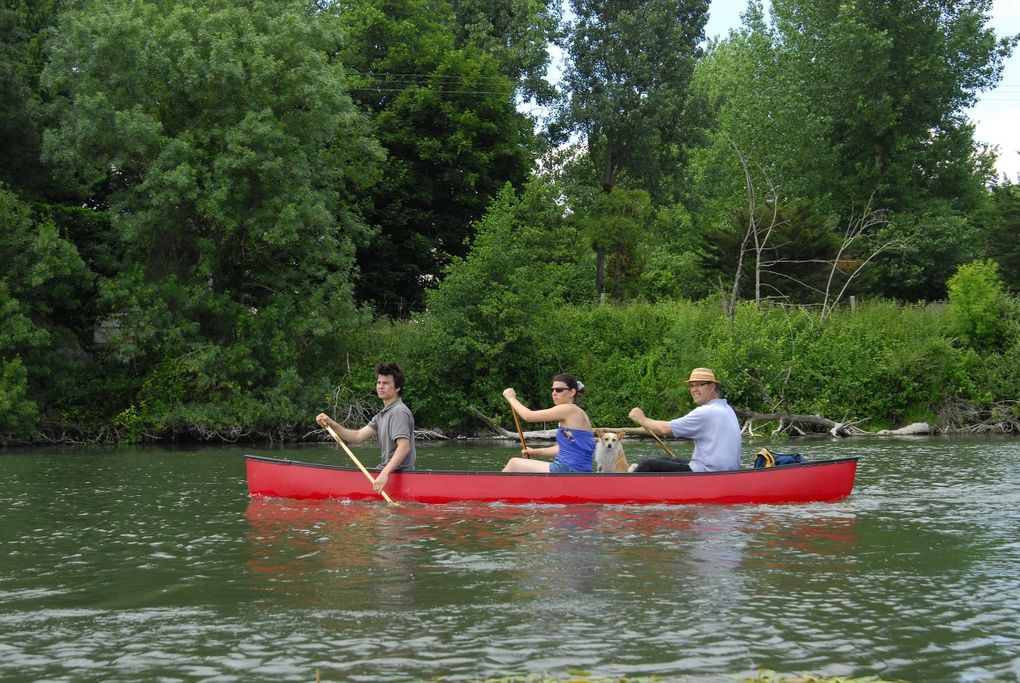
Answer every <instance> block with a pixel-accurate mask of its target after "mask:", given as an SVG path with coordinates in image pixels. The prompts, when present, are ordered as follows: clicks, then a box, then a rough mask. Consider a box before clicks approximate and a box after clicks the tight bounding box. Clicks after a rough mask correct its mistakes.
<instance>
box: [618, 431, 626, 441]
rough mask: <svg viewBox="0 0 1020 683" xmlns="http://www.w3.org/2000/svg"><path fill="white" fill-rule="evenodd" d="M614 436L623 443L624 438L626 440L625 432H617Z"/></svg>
mask: <svg viewBox="0 0 1020 683" xmlns="http://www.w3.org/2000/svg"><path fill="white" fill-rule="evenodd" d="M616 436H617V438H619V439H620V441H623V440H624V439H625V438H627V432H617V433H616Z"/></svg>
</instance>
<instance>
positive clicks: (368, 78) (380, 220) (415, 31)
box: [337, 0, 534, 316]
mask: <svg viewBox="0 0 1020 683" xmlns="http://www.w3.org/2000/svg"><path fill="white" fill-rule="evenodd" d="M337 16H338V18H339V21H340V22H341V23H342V24H343V26H344V30H345V41H344V43H343V47H342V49H341V58H342V60H343V62H344V65H345V66H346V67H347V68H349V69H350V70H351V71H352V74H353V78H352V93H353V95H354V97H355V98H356V99H357V101H358V102H359V104H361V105H362V106H363V107H364V109H365V111H366V112H367V113H368V115H369V116H370V117H371V118H372V120H373V125H374V130H375V134H376V136H377V137H378V139H379V140H380V142H381V143H382V145H383V147H384V148H385V149H386V152H387V160H386V166H385V169H384V172H383V179H382V182H381V183H380V184H379V185H378V186H377V187H376V188H375V190H374V191H373V192H372V193H371V195H370V197H369V201H370V204H371V206H370V208H368V209H367V211H366V218H367V219H368V220H369V222H370V223H371V224H372V225H373V227H375V228H376V229H377V233H376V234H375V236H374V237H373V238H372V240H371V241H370V242H369V243H368V244H367V245H365V246H363V248H362V249H361V250H360V251H359V254H358V260H359V263H360V265H361V270H362V278H361V280H360V282H359V286H358V294H359V297H361V298H363V299H367V300H370V301H372V302H374V303H375V304H376V305H377V306H378V307H379V308H380V309H382V310H383V311H385V312H386V313H389V314H391V315H397V316H400V315H406V314H407V313H408V312H410V311H413V310H416V309H420V308H421V307H422V306H423V305H424V300H425V299H424V292H425V290H426V289H427V288H429V287H432V286H434V285H435V283H436V282H438V279H439V278H440V276H441V273H442V271H443V268H444V267H445V266H446V265H447V264H448V263H449V262H450V259H451V258H452V257H454V256H463V255H464V254H465V253H466V251H467V246H466V242H465V240H466V239H467V238H468V237H469V236H470V235H471V234H472V230H473V229H472V223H473V222H474V221H476V220H478V219H479V218H481V216H482V215H483V213H484V211H485V207H486V206H487V205H488V203H489V202H490V201H492V199H493V197H494V196H495V195H496V193H497V192H499V190H500V189H501V188H502V187H503V185H504V184H505V183H507V182H509V183H511V184H513V185H514V186H520V185H521V184H522V183H523V182H524V180H525V179H526V177H527V174H528V171H529V168H530V165H531V156H530V149H529V146H530V144H531V142H532V140H533V137H534V133H533V127H532V124H531V122H530V120H529V119H528V118H527V117H526V116H524V115H523V114H521V113H519V112H518V111H517V110H516V108H515V106H514V95H513V93H514V89H515V85H516V84H515V83H514V82H512V81H511V80H510V79H509V78H507V77H506V76H505V75H503V74H502V73H501V72H500V67H501V65H500V64H499V63H498V62H497V60H496V59H495V58H493V57H492V56H491V55H489V54H487V53H485V52H482V51H481V50H480V49H479V48H477V47H475V46H473V45H466V46H464V47H458V45H457V41H456V37H455V35H454V31H453V29H452V28H451V26H452V25H453V24H454V22H455V15H454V13H453V10H452V8H451V7H450V6H449V5H447V4H445V3H433V2H427V1H426V0H369V1H367V2H359V3H352V4H351V5H350V6H349V7H344V8H342V9H341V10H340V11H338V14H337Z"/></svg>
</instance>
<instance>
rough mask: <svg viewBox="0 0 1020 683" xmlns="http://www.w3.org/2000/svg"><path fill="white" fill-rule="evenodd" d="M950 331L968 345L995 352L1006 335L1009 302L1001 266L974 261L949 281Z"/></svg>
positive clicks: (960, 268) (958, 270)
mask: <svg viewBox="0 0 1020 683" xmlns="http://www.w3.org/2000/svg"><path fill="white" fill-rule="evenodd" d="M948 285H949V320H948V323H949V329H950V331H951V333H952V334H955V335H957V336H958V337H959V338H960V341H961V342H963V343H964V344H965V345H967V346H970V347H972V348H975V349H981V348H993V347H995V346H996V345H997V344H998V343H999V342H1000V341H1001V339H1002V336H1003V333H1004V332H1005V317H1004V313H1005V312H1006V298H1005V288H1004V286H1003V283H1002V278H1001V277H1000V276H999V264H997V263H996V262H995V261H991V260H985V261H972V262H970V263H967V264H964V265H962V266H960V267H959V269H957V271H956V274H955V275H953V277H951V278H949V283H948Z"/></svg>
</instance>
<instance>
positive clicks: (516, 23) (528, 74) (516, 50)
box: [451, 0, 562, 104]
mask: <svg viewBox="0 0 1020 683" xmlns="http://www.w3.org/2000/svg"><path fill="white" fill-rule="evenodd" d="M451 2H452V5H453V11H454V22H453V30H454V34H455V36H456V40H457V45H458V46H461V47H463V46H466V45H474V46H475V47H477V48H479V49H480V50H482V51H483V52H486V53H488V54H490V55H492V56H493V57H494V58H495V59H496V62H497V63H498V64H499V65H500V67H499V68H500V72H501V73H502V74H503V75H504V76H506V77H507V78H509V79H510V81H511V82H513V83H515V84H516V86H517V93H518V96H519V97H521V98H522V99H524V100H527V99H529V98H533V99H535V100H536V101H537V102H538V103H539V104H548V103H549V102H550V101H551V100H552V99H553V97H554V96H555V95H556V88H555V87H554V86H553V85H552V84H551V83H549V81H547V80H546V78H545V76H546V71H547V70H548V68H549V61H550V59H549V49H548V46H549V43H551V42H553V41H554V40H556V39H557V38H558V36H559V26H560V19H561V15H562V12H561V2H560V0H451Z"/></svg>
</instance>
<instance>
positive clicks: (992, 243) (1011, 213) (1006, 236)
mask: <svg viewBox="0 0 1020 683" xmlns="http://www.w3.org/2000/svg"><path fill="white" fill-rule="evenodd" d="M989 222H990V225H989V226H988V227H987V228H986V231H987V235H988V256H989V257H990V258H994V259H995V260H996V261H997V262H998V263H999V266H1001V268H1000V272H1001V273H1002V277H1003V280H1004V281H1005V284H1006V286H1007V287H1008V288H1009V289H1010V290H1012V291H1013V292H1014V293H1020V185H1017V184H1015V183H1008V182H1007V183H1003V184H1001V185H996V186H995V187H993V188H992V215H991V217H990V218H989Z"/></svg>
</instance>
